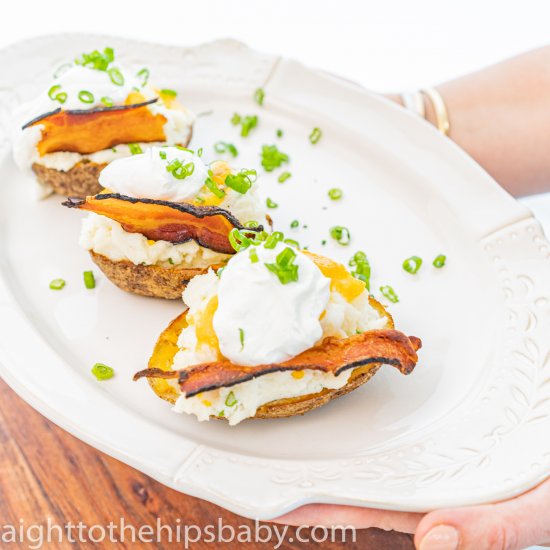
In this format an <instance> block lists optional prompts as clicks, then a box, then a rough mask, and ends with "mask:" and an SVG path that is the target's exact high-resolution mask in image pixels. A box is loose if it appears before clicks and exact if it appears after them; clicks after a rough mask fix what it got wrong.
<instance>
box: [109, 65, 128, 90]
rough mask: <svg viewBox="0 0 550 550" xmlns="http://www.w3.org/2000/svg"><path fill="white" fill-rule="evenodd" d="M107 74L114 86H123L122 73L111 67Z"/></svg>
mask: <svg viewBox="0 0 550 550" xmlns="http://www.w3.org/2000/svg"><path fill="white" fill-rule="evenodd" d="M107 74H108V75H109V78H110V79H111V82H112V83H113V84H114V85H115V86H122V85H123V84H124V77H123V76H122V73H121V72H120V70H119V69H117V68H116V67H112V68H111V69H109V70H108V71H107Z"/></svg>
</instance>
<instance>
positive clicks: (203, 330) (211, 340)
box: [193, 296, 220, 355]
mask: <svg viewBox="0 0 550 550" xmlns="http://www.w3.org/2000/svg"><path fill="white" fill-rule="evenodd" d="M217 309H218V297H217V296H214V297H213V298H211V299H210V301H209V302H208V304H207V306H206V307H205V308H204V310H203V311H201V312H200V313H199V314H195V316H194V317H193V321H194V323H195V331H196V335H197V342H198V343H199V345H201V346H208V347H210V348H212V349H214V350H216V351H217V352H218V355H219V349H220V344H219V342H218V337H217V335H216V332H215V330H214V322H213V321H214V313H216V310H217Z"/></svg>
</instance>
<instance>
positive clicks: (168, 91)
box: [160, 88, 178, 97]
mask: <svg viewBox="0 0 550 550" xmlns="http://www.w3.org/2000/svg"><path fill="white" fill-rule="evenodd" d="M160 95H166V96H168V97H177V95H178V92H176V90H171V89H170V88H163V89H162V90H161V91H160Z"/></svg>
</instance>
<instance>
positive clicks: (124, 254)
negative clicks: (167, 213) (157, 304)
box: [79, 213, 230, 269]
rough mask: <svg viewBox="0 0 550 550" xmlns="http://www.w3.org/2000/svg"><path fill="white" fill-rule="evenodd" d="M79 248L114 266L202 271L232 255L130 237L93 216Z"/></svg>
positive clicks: (84, 225) (192, 244)
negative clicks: (127, 264) (129, 264)
mask: <svg viewBox="0 0 550 550" xmlns="http://www.w3.org/2000/svg"><path fill="white" fill-rule="evenodd" d="M79 243H80V246H82V247H83V248H85V249H86V250H92V251H93V252H95V253H96V254H101V255H102V256H105V257H106V258H109V259H110V260H112V261H114V262H118V261H121V260H129V261H130V262H133V263H134V264H136V265H138V264H143V265H160V266H162V267H166V268H174V269H177V268H203V267H208V266H210V265H215V264H220V263H223V262H225V261H226V260H227V259H228V258H230V255H229V254H222V253H220V252H214V251H213V250H210V249H209V248H205V247H203V246H200V245H199V244H197V243H196V242H195V241H188V242H186V243H182V244H172V243H170V242H168V241H151V240H148V239H147V237H145V236H144V235H142V234H141V233H129V232H127V231H124V229H122V226H121V225H120V224H119V223H118V222H116V221H114V220H111V219H110V218H107V217H105V216H100V215H98V214H94V213H90V214H88V216H86V217H85V218H84V219H83V220H82V230H81V233H80V240H79Z"/></svg>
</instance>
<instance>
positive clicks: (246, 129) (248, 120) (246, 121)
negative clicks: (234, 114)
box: [241, 115, 258, 137]
mask: <svg viewBox="0 0 550 550" xmlns="http://www.w3.org/2000/svg"><path fill="white" fill-rule="evenodd" d="M256 126H258V117H257V116H256V115H253V116H248V115H247V116H245V117H244V118H243V119H242V120H241V136H242V137H246V136H248V134H249V133H250V130H252V128H256Z"/></svg>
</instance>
